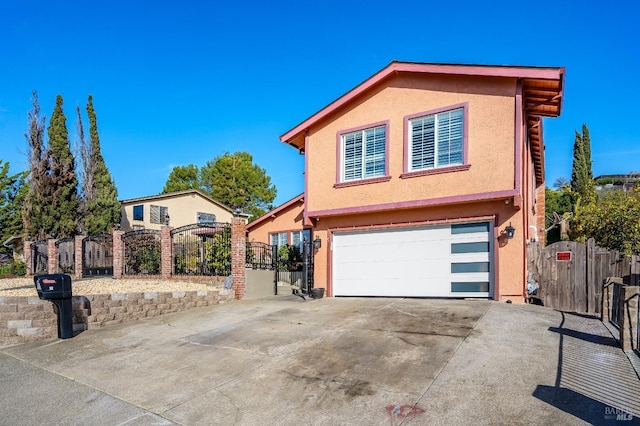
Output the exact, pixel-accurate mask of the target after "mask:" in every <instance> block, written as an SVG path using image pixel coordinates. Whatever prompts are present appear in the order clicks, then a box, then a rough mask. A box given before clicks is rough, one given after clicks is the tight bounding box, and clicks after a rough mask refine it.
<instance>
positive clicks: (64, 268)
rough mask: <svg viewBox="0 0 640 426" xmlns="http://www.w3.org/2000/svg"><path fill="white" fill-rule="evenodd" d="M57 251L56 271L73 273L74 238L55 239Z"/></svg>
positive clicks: (74, 267) (74, 268)
mask: <svg viewBox="0 0 640 426" xmlns="http://www.w3.org/2000/svg"><path fill="white" fill-rule="evenodd" d="M56 249H57V252H58V271H59V272H60V273H63V274H71V275H73V274H74V273H75V270H76V257H75V256H76V241H75V238H63V239H61V240H58V241H56Z"/></svg>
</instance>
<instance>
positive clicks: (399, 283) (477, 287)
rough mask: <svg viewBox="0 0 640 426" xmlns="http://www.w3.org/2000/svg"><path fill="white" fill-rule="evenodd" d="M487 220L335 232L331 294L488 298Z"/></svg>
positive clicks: (489, 252) (489, 241)
mask: <svg viewBox="0 0 640 426" xmlns="http://www.w3.org/2000/svg"><path fill="white" fill-rule="evenodd" d="M491 230H492V227H491V224H490V223H489V222H474V223H460V224H453V225H451V224H449V225H438V226H428V227H412V228H395V229H381V230H374V231H352V232H336V233H334V236H333V246H332V247H333V294H334V295H335V296H392V297H405V296H406V297H489V296H491V294H492V290H493V285H492V277H493V265H492V264H493V262H492V258H493V256H492V252H493V238H492V232H491Z"/></svg>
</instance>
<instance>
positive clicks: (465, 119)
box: [400, 102, 471, 178]
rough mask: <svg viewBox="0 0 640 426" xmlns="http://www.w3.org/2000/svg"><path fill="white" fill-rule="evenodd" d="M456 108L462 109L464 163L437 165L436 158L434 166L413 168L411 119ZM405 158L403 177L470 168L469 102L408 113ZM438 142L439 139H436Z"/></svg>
mask: <svg viewBox="0 0 640 426" xmlns="http://www.w3.org/2000/svg"><path fill="white" fill-rule="evenodd" d="M456 109H462V164H455V165H446V166H436V165H435V160H434V167H432V168H425V169H418V170H411V156H412V149H413V147H412V143H411V127H410V126H411V121H413V120H415V119H418V118H423V117H427V116H431V115H433V116H435V115H437V114H441V113H445V112H449V111H453V110H456ZM403 138H404V158H403V163H404V164H403V173H402V175H400V177H401V178H411V177H417V176H426V175H432V174H439V173H450V172H457V171H463V170H468V169H469V168H470V167H471V165H470V164H469V103H468V102H462V103H459V104H453V105H448V106H445V107H442V108H436V109H432V110H428V111H422V112H418V113H415V114H411V115H407V116H405V117H404V135H403ZM434 143H436V144H437V141H434Z"/></svg>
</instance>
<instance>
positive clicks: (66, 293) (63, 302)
mask: <svg viewBox="0 0 640 426" xmlns="http://www.w3.org/2000/svg"><path fill="white" fill-rule="evenodd" d="M33 281H34V284H35V286H36V290H37V291H38V297H40V299H43V300H50V301H51V302H52V303H53V304H54V306H55V307H56V314H57V315H58V337H59V338H61V339H69V338H71V337H73V304H72V303H71V277H70V276H69V275H66V274H46V275H36V276H34V277H33Z"/></svg>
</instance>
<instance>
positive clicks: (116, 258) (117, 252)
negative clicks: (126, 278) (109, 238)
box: [113, 230, 124, 280]
mask: <svg viewBox="0 0 640 426" xmlns="http://www.w3.org/2000/svg"><path fill="white" fill-rule="evenodd" d="M123 234H124V231H118V230H114V231H113V278H115V279H116V280H119V279H120V278H122V275H124V244H123V242H122V235H123Z"/></svg>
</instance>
